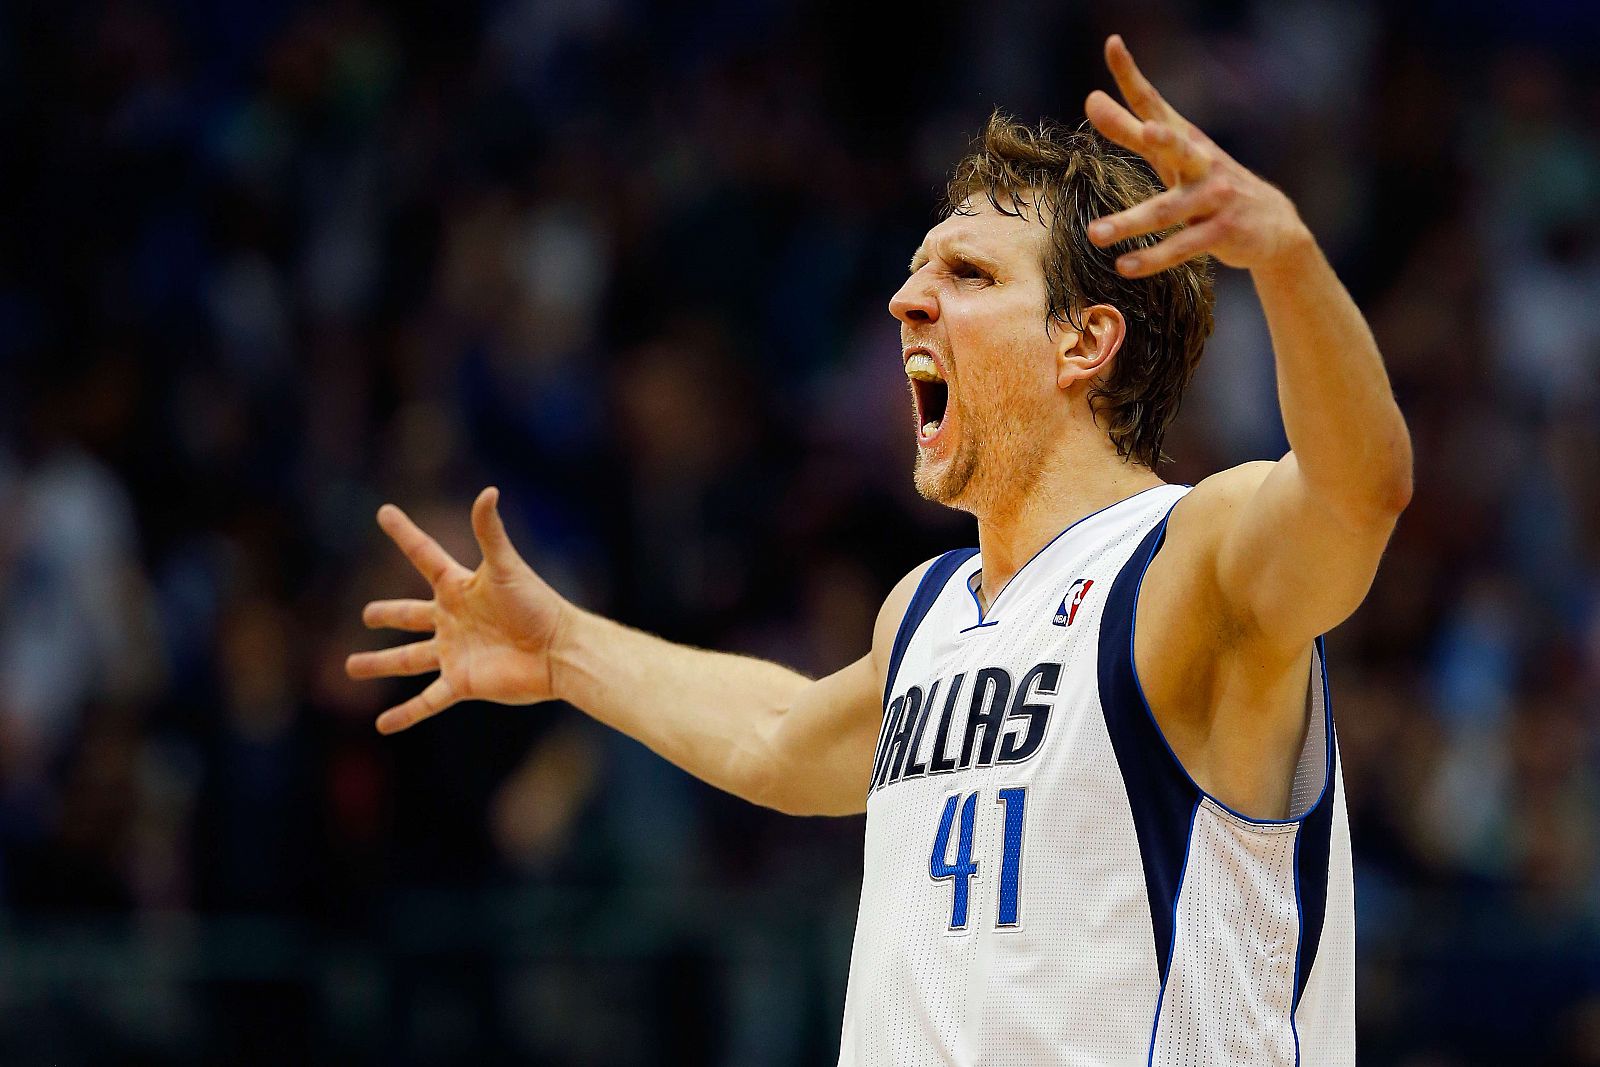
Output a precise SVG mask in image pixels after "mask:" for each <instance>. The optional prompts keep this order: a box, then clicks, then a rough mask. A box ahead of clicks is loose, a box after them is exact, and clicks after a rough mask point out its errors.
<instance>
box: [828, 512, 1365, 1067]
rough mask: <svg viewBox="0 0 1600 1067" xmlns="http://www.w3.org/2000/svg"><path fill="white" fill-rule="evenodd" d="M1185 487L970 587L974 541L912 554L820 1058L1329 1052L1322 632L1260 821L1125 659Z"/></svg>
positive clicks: (1334, 1002)
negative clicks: (1149, 572)
mask: <svg viewBox="0 0 1600 1067" xmlns="http://www.w3.org/2000/svg"><path fill="white" fill-rule="evenodd" d="M1187 491H1188V487H1187V486H1174V485H1163V486H1157V487H1155V488H1152V489H1148V490H1146V491H1144V492H1142V493H1139V494H1136V495H1135V496H1132V497H1129V498H1127V499H1126V500H1122V501H1120V502H1118V503H1116V504H1113V505H1111V506H1110V507H1108V508H1106V509H1104V510H1103V511H1100V512H1097V513H1095V514H1093V515H1090V516H1089V517H1087V518H1085V519H1083V520H1081V521H1079V522H1077V523H1074V524H1073V525H1072V526H1070V527H1068V528H1067V529H1066V530H1065V531H1063V532H1062V533H1061V534H1060V535H1059V536H1057V537H1056V538H1055V540H1053V541H1051V542H1050V543H1049V544H1048V545H1046V546H1045V547H1044V548H1043V549H1041V550H1040V551H1039V553H1038V554H1037V555H1036V556H1034V558H1033V559H1032V560H1030V561H1029V562H1028V564H1027V565H1026V566H1024V567H1023V568H1022V570H1021V571H1019V572H1018V573H1017V574H1016V576H1015V577H1013V578H1012V579H1011V581H1010V582H1008V583H1007V584H1006V586H1005V587H1004V588H1003V589H1001V590H1000V592H999V593H998V594H996V595H995V597H994V601H993V603H992V604H991V605H990V607H989V610H988V612H986V613H985V612H980V610H979V607H978V602H977V598H976V596H975V595H974V594H973V589H975V588H977V586H978V583H979V570H980V566H981V560H980V559H979V558H978V556H977V553H976V550H974V549H965V550H961V551H958V552H952V553H948V554H946V555H945V556H942V557H940V558H939V559H938V560H937V561H936V562H935V563H934V564H933V566H931V567H930V568H929V570H928V572H927V576H926V577H925V578H924V580H923V582H922V584H921V586H920V587H919V588H918V590H917V592H916V595H915V596H914V597H913V598H912V601H911V605H910V608H909V609H908V610H907V612H906V616H905V619H904V621H903V622H902V624H901V627H900V632H899V635H898V637H897V639H896V641H895V644H894V651H893V655H892V659H891V662H890V666H889V676H888V684H887V686H886V691H885V693H884V721H883V730H882V734H881V736H880V739H879V742H878V751H877V756H876V758H875V761H874V766H873V771H872V780H871V786H870V793H869V795H868V800H867V831H866V871H865V876H864V878H863V883H862V887H861V908H860V912H859V914H858V916H857V921H856V935H855V946H854V950H853V954H852V957H851V961H850V984H849V991H848V993H847V994H846V998H845V1011H844V1034H843V1042H842V1048H841V1051H840V1054H839V1063H840V1064H841V1065H843V1067H891V1065H893V1067H921V1065H929V1067H932V1065H945V1064H956V1065H977V1064H985V1065H997V1067H1039V1065H1043V1064H1075V1065H1083V1067H1109V1065H1126V1067H1134V1065H1139V1067H1147V1065H1148V1067H1160V1065H1164V1064H1194V1065H1200V1064H1207V1065H1213V1064H1216V1065H1221V1064H1226V1065H1236V1064H1249V1065H1266V1064H1273V1065H1277V1064H1282V1065H1285V1067H1296V1065H1304V1067H1322V1065H1348V1064H1353V1063H1354V1062H1355V915H1354V892H1353V887H1352V880H1351V864H1350V836H1349V830H1348V824H1347V820H1346V816H1345V804H1344V796H1343V790H1342V787H1341V784H1340V774H1339V764H1338V754H1337V746H1336V744H1335V742H1334V732H1333V718H1332V713H1331V711H1330V708H1329V705H1328V697H1327V680H1326V672H1325V669H1324V666H1323V647H1322V642H1321V641H1320V640H1319V641H1318V642H1317V643H1316V652H1315V655H1314V656H1313V662H1312V668H1311V677H1310V679H1309V680H1308V685H1307V698H1306V699H1307V701H1308V704H1309V708H1310V718H1311V725H1310V729H1309V731H1308V733H1307V738H1306V743H1305V747H1304V750H1303V752H1302V754H1301V758H1300V762H1299V768H1298V770H1297V772H1296V774H1295V779H1294V787H1293V795H1292V802H1291V809H1290V814H1291V816H1293V817H1292V818H1290V819H1286V820H1281V821H1271V820H1263V819H1251V818H1247V817H1245V816H1243V815H1240V814H1238V813H1236V812H1234V811H1231V810H1229V809H1228V807H1227V806H1226V805H1224V804H1222V803H1221V802H1220V801H1218V800H1217V799H1216V798H1214V797H1212V796H1210V795H1208V794H1207V793H1205V792H1204V791H1203V790H1201V789H1200V788H1199V787H1198V786H1197V785H1196V784H1195V783H1194V781H1193V779H1191V778H1190V777H1189V775H1188V774H1187V773H1186V772H1185V770H1184V769H1183V767H1182V765H1181V764H1180V763H1179V762H1178V759H1177V757H1176V756H1175V755H1174V754H1173V752H1172V750H1171V749H1170V748H1169V747H1168V746H1167V744H1166V741H1165V739H1164V738H1163V737H1162V735H1161V732H1160V729H1159V728H1158V727H1157V725H1156V722H1155V719H1154V718H1153V717H1152V715H1151V714H1150V710H1149V706H1148V705H1147V704H1146V703H1145V700H1144V695H1143V692H1142V690H1141V688H1140V683H1139V679H1138V677H1137V675H1136V673H1135V671H1134V666H1133V623H1134V612H1135V609H1136V607H1137V603H1138V594H1139V587H1140V584H1141V582H1142V581H1143V578H1144V573H1145V569H1146V568H1147V567H1148V566H1149V563H1150V560H1151V559H1152V558H1153V557H1154V555H1155V553H1156V551H1157V550H1158V549H1159V548H1160V547H1161V541H1162V537H1163V535H1164V532H1165V529H1166V518H1167V514H1168V512H1169V511H1170V509H1171V508H1172V506H1173V504H1175V503H1177V501H1178V500H1179V499H1180V498H1181V497H1182V496H1183V494H1184V493H1185V492H1187Z"/></svg>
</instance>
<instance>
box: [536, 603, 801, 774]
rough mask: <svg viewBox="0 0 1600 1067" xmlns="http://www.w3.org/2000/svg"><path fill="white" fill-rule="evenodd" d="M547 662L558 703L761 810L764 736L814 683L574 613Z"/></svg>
mask: <svg viewBox="0 0 1600 1067" xmlns="http://www.w3.org/2000/svg"><path fill="white" fill-rule="evenodd" d="M550 663H551V667H550V672H551V684H552V686H553V688H554V690H555V695H556V697H557V698H558V699H560V700H565V701H567V702H568V703H570V704H573V705H575V706H577V707H579V708H581V709H583V710H584V711H585V712H587V713H588V714H589V715H591V716H593V717H594V718H595V719H597V720H598V721H600V722H603V723H605V724H606V725H607V726H610V727H612V728H614V729H617V730H620V731H621V732H623V733H625V734H627V735H628V736H630V737H633V738H635V739H636V740H638V741H641V742H643V743H644V744H645V745H647V746H649V747H650V748H651V749H652V750H654V751H655V752H656V753H658V754H659V755H661V756H663V757H665V758H666V759H668V760H671V761H672V762H673V763H675V764H677V765H678V766H679V767H681V768H683V769H684V770H685V771H688V772H689V773H690V774H692V775H694V776H695V777H697V778H700V779H702V780H704V781H706V782H708V783H710V784H711V785H714V786H716V787H717V788H718V789H722V790H726V791H727V792H729V793H733V794H734V795H736V796H740V797H743V798H744V799H746V800H751V801H753V802H757V803H760V802H761V798H760V797H758V796H757V795H755V794H756V793H757V792H758V791H759V789H760V787H761V783H763V782H765V781H767V780H768V779H769V777H770V768H768V767H767V766H766V764H767V762H769V761H770V759H771V753H770V752H769V751H767V742H766V739H767V738H768V737H769V736H770V727H771V726H772V724H773V723H774V721H775V720H777V719H778V718H780V717H781V716H782V715H783V714H784V712H785V710H786V709H787V708H788V707H789V705H790V703H791V701H792V700H793V699H794V697H795V696H796V695H798V694H799V693H800V692H801V691H802V690H804V689H805V688H806V687H807V686H809V685H810V684H812V683H811V681H810V679H808V678H806V677H805V676H804V675H802V674H799V673H797V672H795V671H792V670H789V669H788V668H786V667H782V666H779V665H778V664H776V663H770V662H767V661H765V660H760V659H756V658H754V657H750V656H737V655H731V654H728V653H724V652H711V651H707V650H704V649H698V648H691V647H689V646H687V645H679V644H674V643H672V642H670V641H665V640H663V639H661V638H659V637H654V636H652V635H650V634H647V633H643V632H641V631H639V630H634V629H631V628H629V627H627V626H623V625H621V624H620V623H616V622H613V621H611V620H610V619H606V618H602V617H600V616H598V615H593V614H590V613H588V612H584V611H580V610H577V609H575V608H574V609H572V610H571V612H570V614H569V615H568V617H567V619H566V620H565V621H564V624H563V626H562V627H561V633H560V635H559V638H558V639H557V640H556V642H555V643H554V646H553V647H552V649H551V660H550Z"/></svg>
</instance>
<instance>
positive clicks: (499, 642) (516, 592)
mask: <svg viewBox="0 0 1600 1067" xmlns="http://www.w3.org/2000/svg"><path fill="white" fill-rule="evenodd" d="M499 499H500V491H499V490H498V489H495V488H493V487H490V488H488V489H485V490H484V491H483V492H481V493H479V494H478V499H477V501H476V502H475V503H474V504H473V505H472V530H473V533H474V534H475V535H476V536H477V539H478V546H479V548H481V549H482V550H483V562H482V563H480V564H479V565H478V569H477V570H475V571H469V570H467V569H466V568H465V567H463V566H462V565H461V564H459V563H457V562H456V561H455V560H454V559H452V558H451V557H450V554H449V553H448V552H446V551H445V550H444V549H443V548H441V547H440V546H439V543H438V542H437V541H435V540H434V539H433V538H431V537H429V536H428V535H427V534H425V533H423V532H422V530H421V529H420V528H419V527H418V526H417V524H416V523H414V522H412V521H411V520H410V519H409V518H408V517H407V516H406V513H405V512H403V511H401V510H400V509H399V508H397V507H395V506H394V505H393V504H385V505H384V506H383V507H381V508H379V509H378V525H379V526H381V527H383V532H384V533H386V534H388V535H389V537H390V538H391V539H393V541H394V543H395V544H397V545H399V546H400V551H402V552H404V553H405V554H406V558H407V559H409V560H410V561H411V563H412V565H413V566H415V567H416V568H417V570H418V571H420V572H421V574H422V576H423V577H424V578H426V579H427V580H428V584H429V585H430V586H432V587H433V599H432V600H374V601H372V602H371V603H369V604H368V605H367V606H366V608H365V609H364V610H363V611H362V613H361V620H362V622H364V623H366V624H367V626H369V627H371V628H373V629H377V628H381V627H387V628H390V629H395V630H409V631H412V632H414V633H432V634H433V636H432V637H430V638H428V639H427V640H425V641H416V642H413V643H411V644H408V645H400V646H398V647H396V648H386V649H383V650H381V651H378V652H357V653H354V654H353V655H351V656H350V657H349V659H347V660H346V661H345V672H346V673H347V674H349V675H350V677H352V678H389V677H398V676H402V675H415V674H427V673H428V672H430V671H438V672H439V677H437V678H435V679H434V680H433V681H432V682H430V683H428V685H427V687H426V688H425V689H423V690H422V692H420V693H418V694H417V695H416V696H414V697H412V698H411V699H410V700H407V701H405V702H404V703H401V704H397V705H395V706H394V707H392V708H390V709H389V710H387V711H385V712H384V713H383V714H382V715H380V716H378V722H377V726H378V730H379V732H381V733H386V734H392V733H395V732H397V731H400V730H404V729H406V728H407V727H409V726H413V725H415V724H416V723H418V722H421V721H422V720H423V719H426V718H428V717H429V716H431V715H437V714H438V713H439V712H441V711H443V710H444V709H445V708H448V707H449V706H450V705H452V704H454V703H456V702H457V701H459V700H491V701H494V702H495V703H498V704H533V703H537V702H538V701H541V700H550V699H552V698H553V697H554V695H555V693H554V690H553V687H552V685H551V672H550V649H551V646H552V644H553V643H554V641H555V639H556V636H557V635H558V634H559V633H560V631H561V628H562V625H563V624H564V622H565V621H566V620H567V618H568V616H569V615H570V613H571V612H572V611H573V610H574V609H573V607H572V605H571V604H569V603H568V602H567V601H566V600H565V599H563V598H562V597H561V596H560V594H558V593H557V592H556V591H555V590H554V589H552V588H550V586H549V585H548V584H547V583H546V582H545V581H544V579H542V578H540V577H539V576H538V575H537V574H535V573H534V572H533V568H532V567H529V566H528V564H527V563H526V562H524V560H523V559H522V557H521V556H520V555H518V554H517V550H516V549H515V548H514V547H512V544H511V539H510V538H509V537H507V536H506V528H505V526H504V524H503V523H501V521H500V512H499V510H498V509H497V506H496V505H497V504H498V502H499Z"/></svg>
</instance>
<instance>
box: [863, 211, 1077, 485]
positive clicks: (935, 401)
mask: <svg viewBox="0 0 1600 1067" xmlns="http://www.w3.org/2000/svg"><path fill="white" fill-rule="evenodd" d="M962 210H963V211H971V212H972V214H953V215H951V216H950V217H949V218H947V219H945V220H944V221H943V222H941V223H939V225H937V226H935V227H934V228H933V229H931V230H929V231H928V235H927V236H926V237H925V238H924V239H923V242H922V246H921V247H920V248H918V249H917V251H916V254H915V256H913V258H912V260H911V277H909V278H907V279H906V283H905V284H904V285H903V286H901V287H900V291H899V292H898V293H896V294H895V295H894V298H893V299H892V300H890V301H889V311H890V313H891V314H892V315H894V317H895V318H897V319H899V320H900V344H901V350H902V352H901V358H902V360H903V361H904V363H905V366H906V373H907V377H908V378H910V379H911V389H912V401H913V406H914V408H915V412H916V424H917V426H916V434H917V466H916V485H917V491H918V492H920V493H921V494H922V495H923V496H924V497H927V498H928V499H929V500H932V501H935V502H937V503H941V504H948V505H950V506H952V507H958V508H961V509H962V510H964V511H970V512H973V513H974V514H977V515H985V514H992V513H994V512H995V510H996V509H997V508H1005V507H1008V506H1012V505H1013V504H1014V502H1015V501H1016V500H1017V499H1019V498H1020V496H1021V494H1024V493H1026V492H1027V491H1028V490H1029V489H1030V488H1031V487H1032V485H1033V482H1034V479H1036V478H1037V477H1038V474H1039V471H1040V469H1041V467H1042V465H1043V462H1044V459H1045V456H1046V454H1047V449H1048V443H1049V440H1050V439H1051V438H1052V437H1053V434H1052V432H1051V429H1052V422H1051V418H1050V416H1051V414H1052V413H1053V412H1055V411H1059V397H1058V396H1057V395H1056V394H1057V389H1056V376H1055V373H1054V358H1053V357H1054V351H1055V346H1054V342H1053V341H1052V339H1051V336H1050V333H1049V331H1048V330H1047V329H1046V327H1045V309H1046V307H1047V303H1046V293H1045V282H1044V271H1043V266H1042V263H1043V256H1044V249H1045V243H1046V240H1047V238H1048V236H1049V234H1048V231H1047V230H1046V229H1045V227H1044V225H1043V224H1042V223H1041V222H1039V221H1038V219H1037V218H1035V217H1033V215H1032V213H1031V212H1030V211H1026V210H1025V211H1024V212H1023V213H1022V215H1021V216H1020V217H1013V216H1010V215H1005V214H1002V213H1001V212H999V211H996V210H995V209H994V206H993V205H992V204H990V203H989V202H988V200H987V198H985V197H982V196H979V197H975V198H973V199H972V200H969V201H968V202H967V203H966V204H965V205H963V208H962Z"/></svg>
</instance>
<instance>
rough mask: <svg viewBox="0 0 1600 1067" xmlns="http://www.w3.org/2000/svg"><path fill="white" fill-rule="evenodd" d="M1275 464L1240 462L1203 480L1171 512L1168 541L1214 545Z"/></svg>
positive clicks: (1168, 524) (1236, 517) (1235, 519)
mask: <svg viewBox="0 0 1600 1067" xmlns="http://www.w3.org/2000/svg"><path fill="white" fill-rule="evenodd" d="M1277 465H1278V464H1277V463H1276V462H1274V461H1272V460H1257V461H1255V462H1251V463H1241V464H1239V465H1238V466H1237V467H1229V468H1228V469H1226V470H1220V471H1218V472H1217V473H1215V474H1213V475H1211V476H1210V477H1208V478H1205V479H1202V480H1201V481H1200V482H1199V484H1197V485H1196V486H1195V487H1194V488H1193V489H1191V490H1190V491H1189V492H1188V493H1186V494H1185V495H1184V497H1183V499H1182V500H1180V501H1179V502H1178V504H1177V506H1176V507H1174V508H1173V510H1172V518H1171V519H1170V520H1169V521H1168V523H1167V537H1168V540H1170V541H1174V542H1178V541H1191V540H1192V541H1196V542H1200V543H1210V544H1215V543H1216V541H1217V540H1218V538H1219V537H1220V536H1221V534H1222V533H1223V531H1225V530H1227V528H1228V527H1229V525H1230V524H1231V523H1233V522H1235V521H1237V519H1238V517H1239V514H1240V512H1241V511H1242V510H1243V509H1244V508H1245V507H1246V506H1247V505H1248V504H1249V502H1250V498H1251V497H1252V496H1254V495H1255V493H1256V490H1258V489H1260V488H1261V483H1262V482H1264V481H1266V480H1267V475H1269V474H1271V473H1272V470H1273V468H1275V467H1276V466H1277Z"/></svg>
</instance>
